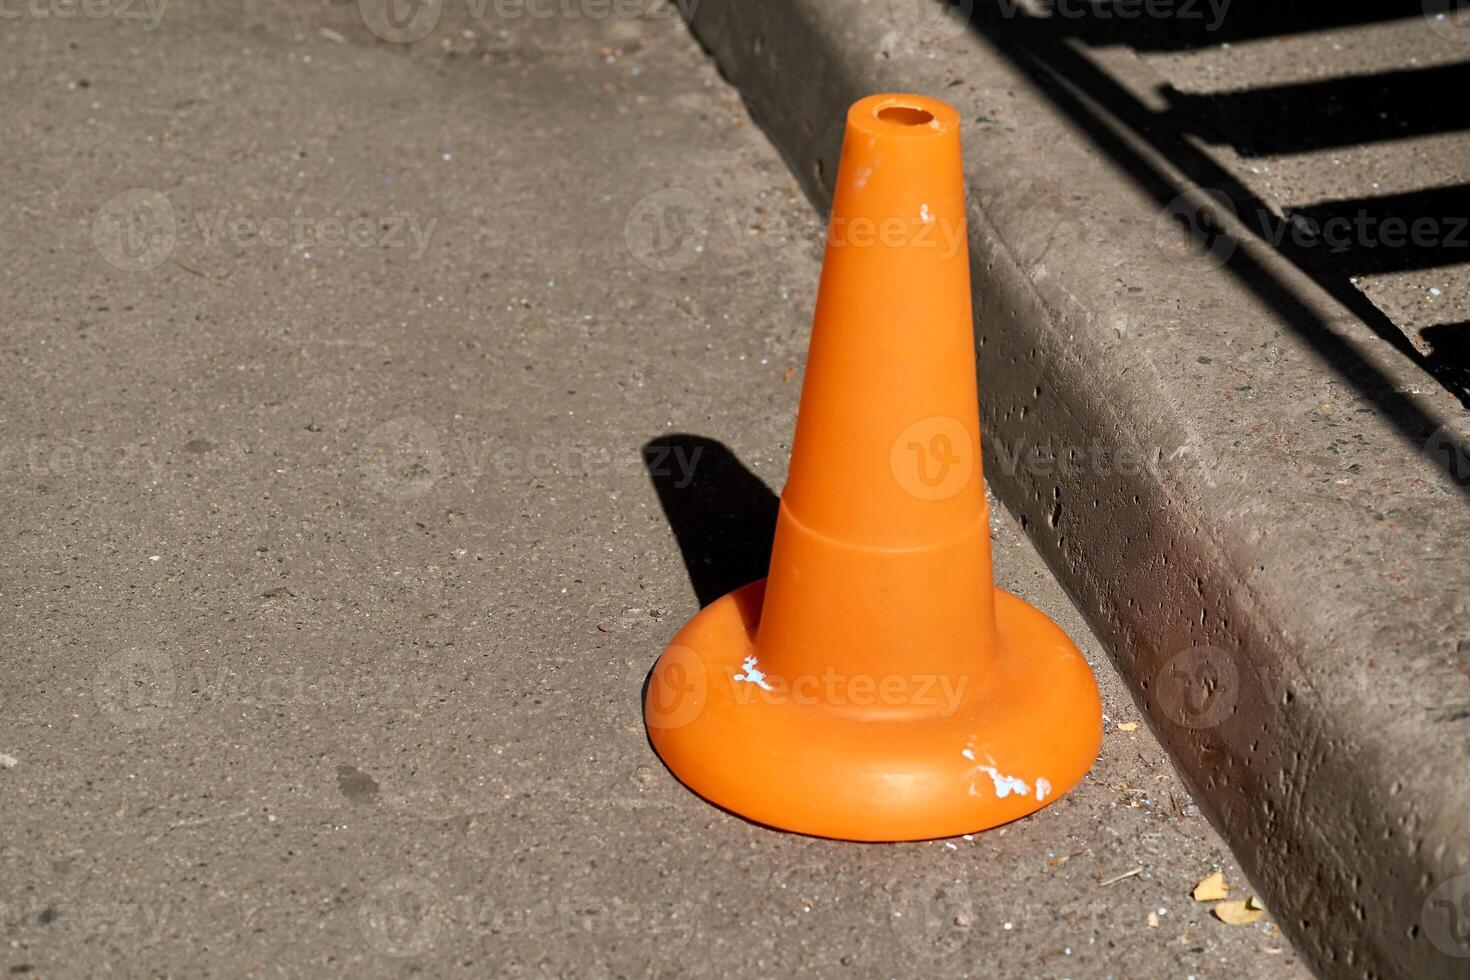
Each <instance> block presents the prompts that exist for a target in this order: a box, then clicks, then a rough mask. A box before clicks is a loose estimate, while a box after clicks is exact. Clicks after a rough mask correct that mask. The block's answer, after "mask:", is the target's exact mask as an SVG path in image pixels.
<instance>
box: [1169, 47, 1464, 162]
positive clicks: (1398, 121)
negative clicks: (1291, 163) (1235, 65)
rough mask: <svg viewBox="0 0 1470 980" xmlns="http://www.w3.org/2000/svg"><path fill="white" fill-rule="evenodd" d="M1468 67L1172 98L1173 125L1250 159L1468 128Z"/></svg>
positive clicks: (1174, 95) (1173, 94) (1176, 94)
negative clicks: (1235, 150) (1252, 157)
mask: <svg viewBox="0 0 1470 980" xmlns="http://www.w3.org/2000/svg"><path fill="white" fill-rule="evenodd" d="M1467 88H1470V65H1467V64H1455V65H1443V66H1440V67H1438V68H1420V69H1414V70H1409V71H1386V72H1379V73H1377V74H1374V75H1348V76H1340V77H1337V78H1324V79H1321V80H1318V81H1312V82H1302V83H1298V84H1293V85H1267V86H1262V87H1260V88H1249V89H1241V90H1239V91H1231V92H1221V93H1205V94H1198V95H1196V94H1190V95H1186V94H1184V93H1182V92H1178V91H1175V90H1173V89H1170V90H1168V91H1167V92H1166V93H1165V94H1166V95H1167V96H1168V99H1169V102H1170V105H1171V112H1170V117H1171V118H1170V119H1169V122H1170V123H1171V124H1172V125H1173V126H1174V127H1176V128H1178V129H1180V130H1182V131H1184V132H1190V133H1194V134H1196V135H1198V136H1200V137H1202V138H1204V139H1206V140H1209V141H1210V142H1211V143H1228V144H1230V145H1232V146H1234V147H1235V148H1236V149H1237V150H1238V151H1240V152H1241V153H1242V154H1244V155H1246V156H1256V155H1258V154H1276V153H1305V152H1307V151H1309V150H1322V149H1328V148H1330V147H1338V146H1354V145H1356V144H1359V143H1374V142H1378V141H1381V140H1395V139H1405V138H1407V137H1411V136H1426V135H1429V134H1431V133H1449V132H1455V131H1458V130H1462V129H1467V128H1470V99H1467V98H1464V97H1463V93H1464V92H1465V91H1466V90H1467Z"/></svg>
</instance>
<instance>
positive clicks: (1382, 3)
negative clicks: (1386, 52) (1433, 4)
mask: <svg viewBox="0 0 1470 980" xmlns="http://www.w3.org/2000/svg"><path fill="white" fill-rule="evenodd" d="M1047 6H1048V7H1049V8H1050V10H1051V11H1052V15H1051V18H1050V20H1051V22H1053V23H1054V24H1055V25H1056V28H1057V30H1058V31H1060V32H1062V33H1064V34H1068V35H1070V36H1072V37H1077V38H1080V39H1082V40H1085V41H1086V42H1087V43H1089V44H1093V45H1098V44H1126V45H1128V46H1129V47H1131V48H1137V49H1138V50H1140V51H1187V50H1189V49H1190V48H1202V47H1209V46H1211V45H1216V44H1226V43H1235V42H1239V41H1258V40H1262V39H1264V38H1269V37H1279V36H1281V35H1286V34H1298V33H1301V32H1303V31H1326V30H1334V29H1340V28H1345V27H1357V26H1361V25H1366V24H1376V23H1381V22H1383V21H1389V20H1400V19H1402V18H1406V17H1423V16H1424V5H1423V0H1373V2H1364V0H1358V2H1331V3H1328V2H1324V0H1276V2H1274V3H1242V2H1234V0H1214V2H1213V3H1212V2H1211V0H1177V2H1176V3H1175V4H1174V5H1173V8H1172V10H1173V16H1172V17H1171V18H1168V19H1160V18H1158V17H1148V16H1145V15H1144V12H1143V11H1144V9H1145V8H1144V7H1143V5H1142V4H1139V3H1132V4H1128V3H1123V4H1119V3H1116V2H1108V0H1100V2H1092V0H1050V2H1049V3H1048V4H1047Z"/></svg>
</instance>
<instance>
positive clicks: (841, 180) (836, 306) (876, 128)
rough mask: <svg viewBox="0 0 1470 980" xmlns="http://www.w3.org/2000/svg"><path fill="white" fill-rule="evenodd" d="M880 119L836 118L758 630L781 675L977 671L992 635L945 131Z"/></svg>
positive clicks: (959, 223) (956, 216) (957, 216)
mask: <svg viewBox="0 0 1470 980" xmlns="http://www.w3.org/2000/svg"><path fill="white" fill-rule="evenodd" d="M861 105H862V104H860V106H861ZM862 108H864V109H866V108H867V107H866V106H862ZM945 108H947V107H945ZM926 115H927V116H929V117H930V120H929V121H928V122H925V121H923V119H924V116H926ZM886 116H887V117H893V118H887V117H885V114H882V110H879V112H870V111H857V112H853V113H852V114H851V115H850V116H849V122H848V131H847V138H846V141H845V143H844V146H843V155H842V162H841V166H840V168H839V172H838V183H837V189H836V194H835V195H834V200H833V207H832V217H831V221H830V223H829V230H828V245H827V254H826V261H825V263H824V264H823V267H822V284H821V289H820V291H819V293H818V297H817V308H816V316H815V319H814V323H813V326H812V339H811V347H810V351H809V353H808V357H807V366H806V375H805V382H804V385H803V389H802V397H801V410H800V412H799V414H798V416H797V426H796V438H795V440H794V443H793V446H792V456H791V468H790V476H789V479H788V482H787V484H786V489H785V492H784V493H783V494H782V506H781V512H780V518H779V523H778V525H777V531H776V542H775V546H774V554H773V557H772V561H771V576H770V579H769V580H768V582H767V585H766V598H765V606H764V610H763V613H762V616H761V626H760V632H759V638H758V648H759V650H760V664H761V666H762V669H765V670H768V671H769V672H771V673H773V674H776V675H781V676H800V675H805V674H813V673H818V674H819V673H821V672H823V671H825V670H827V669H829V668H835V669H838V670H841V671H844V672H847V673H851V674H854V675H858V674H862V675H871V676H874V677H885V676H888V675H890V674H892V673H894V672H895V671H902V672H905V673H908V674H916V675H918V674H922V675H932V674H943V675H945V676H953V677H958V676H960V675H969V674H983V672H984V671H985V670H986V668H987V667H988V666H989V662H990V658H991V649H992V648H993V646H994V645H995V609H994V601H993V588H992V584H991V571H990V526H989V520H988V516H987V513H986V505H985V484H984V480H983V479H982V478H981V475H980V420H979V405H978V400H977V398H976V390H975V342H974V328H973V325H972V319H971V311H970V269H969V254H968V249H967V247H966V233H965V194H964V184H963V182H962V177H961V175H962V169H961V167H962V156H961V151H960V133H959V126H958V124H957V121H955V120H953V119H950V118H948V113H941V114H940V115H935V112H934V111H931V110H930V109H928V108H926V109H923V110H922V111H921V112H918V113H911V112H903V111H897V112H894V111H890V112H888V113H887V114H886ZM946 122H947V123H949V124H948V125H945V123H946ZM881 707H884V708H887V709H890V710H892V711H895V712H898V713H909V712H911V711H913V710H915V707H916V706H914V705H904V704H888V705H882V706H881Z"/></svg>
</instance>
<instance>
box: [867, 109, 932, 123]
mask: <svg viewBox="0 0 1470 980" xmlns="http://www.w3.org/2000/svg"><path fill="white" fill-rule="evenodd" d="M878 118H879V119H881V120H883V121H884V122H890V123H897V124H898V125H900V126H927V125H929V124H930V123H932V122H933V121H934V113H932V112H930V111H929V110H928V109H920V108H918V107H917V106H911V105H890V106H884V107H883V108H881V109H879V110H878Z"/></svg>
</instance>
